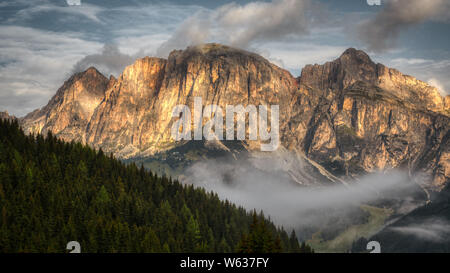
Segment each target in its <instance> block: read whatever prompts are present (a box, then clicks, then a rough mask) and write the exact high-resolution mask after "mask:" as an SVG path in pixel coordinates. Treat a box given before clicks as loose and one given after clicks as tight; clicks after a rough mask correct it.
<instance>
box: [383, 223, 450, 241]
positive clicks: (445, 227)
mask: <svg viewBox="0 0 450 273" xmlns="http://www.w3.org/2000/svg"><path fill="white" fill-rule="evenodd" d="M389 229H390V230H392V231H395V232H398V233H402V234H405V235H412V236H415V237H416V238H419V239H422V240H426V241H433V242H440V241H442V240H444V239H445V238H447V237H448V236H450V223H449V222H448V221H446V220H443V219H428V220H426V221H424V222H422V223H420V224H412V225H408V226H401V227H391V228H389Z"/></svg>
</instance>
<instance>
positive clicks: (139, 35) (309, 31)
mask: <svg viewBox="0 0 450 273" xmlns="http://www.w3.org/2000/svg"><path fill="white" fill-rule="evenodd" d="M368 2H377V1H374V0H339V1H337V0H267V1H251V0H239V1H227V0H217V1H212V0H191V1H189V0H169V1H162V0H160V1H151V0H148V1H144V0H127V1H121V0H34V1H28V0H6V1H5V0H1V1H0V111H5V110H7V111H8V112H9V113H10V114H14V115H16V116H23V115H25V114H27V113H29V112H31V111H33V110H35V109H37V108H41V107H43V106H45V104H47V102H48V100H49V99H50V98H51V97H52V96H53V95H54V94H55V93H56V91H57V89H58V88H59V87H60V86H61V85H62V84H63V82H64V81H65V80H67V79H68V78H69V77H70V76H71V75H72V74H73V73H76V72H79V71H83V70H85V69H87V68H88V67H90V66H95V67H96V68H97V69H99V70H100V71H101V72H102V73H103V74H104V75H105V76H107V77H108V76H109V75H111V74H112V75H115V76H118V75H119V74H120V73H121V72H122V70H123V69H124V68H125V67H126V66H127V65H130V64H132V63H133V62H134V60H135V59H137V58H140V57H144V56H158V57H163V58H165V57H167V55H168V54H169V53H170V51H171V50H173V49H184V48H186V47H187V46H189V45H194V44H199V43H206V42H217V43H223V44H227V45H231V46H235V47H239V48H243V49H247V50H250V51H254V52H256V53H259V54H261V55H262V56H264V57H265V58H267V59H268V60H270V61H271V62H273V63H275V64H277V65H279V66H281V67H283V68H285V69H287V70H289V71H290V72H291V73H292V74H293V75H294V76H298V75H299V74H300V72H301V69H302V67H304V66H305V65H306V64H314V63H319V64H321V63H324V62H326V61H331V60H333V59H335V58H337V57H339V55H340V54H341V53H342V52H344V51H345V49H346V48H349V47H355V48H358V49H362V50H365V51H366V52H367V53H368V54H369V55H370V56H371V57H372V59H373V60H374V61H375V62H380V63H383V64H385V65H387V66H389V67H394V68H397V69H398V70H400V71H401V72H403V73H405V74H409V75H412V76H415V77H417V78H419V79H421V80H423V81H426V82H429V83H430V84H432V85H434V86H436V87H437V88H438V89H440V91H441V93H442V94H443V95H446V94H449V93H450V0H427V1H425V0H384V1H383V0H381V5H369V4H368Z"/></svg>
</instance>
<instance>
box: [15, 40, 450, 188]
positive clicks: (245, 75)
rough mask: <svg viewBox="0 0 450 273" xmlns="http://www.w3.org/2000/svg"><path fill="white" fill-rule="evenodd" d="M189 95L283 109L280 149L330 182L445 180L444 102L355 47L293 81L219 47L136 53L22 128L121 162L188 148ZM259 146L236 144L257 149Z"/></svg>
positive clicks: (251, 57)
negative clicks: (412, 176) (389, 173)
mask: <svg viewBox="0 0 450 273" xmlns="http://www.w3.org/2000/svg"><path fill="white" fill-rule="evenodd" d="M194 97H202V100H203V105H209V104H216V105H219V106H221V107H222V108H223V109H225V106H226V105H238V104H242V105H243V106H247V105H249V104H253V105H261V104H265V105H274V104H277V105H279V107H280V117H279V120H280V138H281V145H282V147H281V149H282V150H283V151H292V152H293V153H295V154H298V155H301V156H303V157H304V158H305V160H306V161H308V162H311V164H313V165H315V164H316V163H318V164H317V168H318V169H322V170H321V172H325V173H326V176H327V177H334V178H332V180H333V179H335V177H336V176H338V177H339V176H343V177H357V176H358V175H360V174H361V173H367V172H373V171H376V170H386V169H390V168H405V169H408V170H409V171H410V172H411V173H414V172H420V173H425V174H426V175H428V177H429V181H430V183H429V184H427V186H429V187H431V188H433V189H440V188H441V187H442V186H443V185H444V184H445V183H446V182H448V181H449V177H450V162H449V161H450V159H449V154H450V145H449V138H450V134H449V98H448V97H447V98H442V97H441V96H440V95H439V92H438V91H437V90H436V89H435V88H433V87H431V86H429V85H428V84H426V83H424V82H421V81H419V80H417V79H415V78H413V77H410V76H406V75H403V74H401V73H400V72H398V71H397V70H394V69H390V68H387V67H385V66H384V65H382V64H375V63H374V62H372V60H371V59H370V58H369V56H368V55H367V54H366V53H364V52H362V51H358V50H355V49H348V50H347V51H345V52H344V53H343V54H342V56H340V57H339V58H338V59H336V60H334V61H332V62H329V63H326V64H324V65H308V66H306V67H305V68H304V69H303V70H302V74H301V76H300V77H299V78H295V77H293V76H292V75H291V74H290V73H289V72H288V71H286V70H284V69H281V68H279V67H277V66H276V65H274V64H271V63H270V62H268V61H267V60H266V59H264V58H262V57H261V56H259V55H256V54H254V53H250V52H247V51H243V50H239V49H234V48H230V47H226V46H222V45H217V44H207V45H201V46H196V47H189V48H187V49H186V50H182V51H173V52H172V53H171V54H170V55H169V57H168V59H159V58H149V57H146V58H143V59H139V60H137V61H136V62H135V63H134V64H133V65H131V66H128V67H127V68H126V69H125V70H124V72H123V73H122V74H121V75H120V76H119V77H118V78H117V79H115V78H113V77H111V78H110V79H107V78H105V77H104V76H103V75H101V74H100V73H99V72H98V71H97V70H95V69H94V68H90V69H88V70H87V71H85V72H82V73H79V74H76V75H74V76H73V77H71V78H70V79H69V80H68V81H67V82H65V83H64V85H63V86H62V87H61V88H60V89H59V90H58V92H57V94H56V95H55V96H54V97H53V98H52V99H51V100H50V102H49V104H48V105H47V106H45V107H44V108H42V109H41V110H36V111H35V112H33V113H30V114H29V115H27V116H26V117H24V118H23V119H21V123H22V125H23V127H24V129H25V130H27V131H28V132H35V133H36V132H41V133H45V132H47V131H49V130H50V131H52V132H53V133H54V134H56V135H58V136H60V137H62V138H64V139H66V140H77V141H83V142H86V143H88V144H90V145H92V146H94V147H97V148H102V149H103V150H104V151H106V152H113V153H115V154H116V155H118V156H119V157H122V158H136V157H140V158H142V157H150V156H155V155H156V154H158V153H160V152H162V151H169V150H173V149H175V148H177V147H179V146H180V145H184V144H186V143H185V142H181V143H180V142H174V140H173V139H171V136H170V128H171V126H172V123H173V119H172V117H171V115H172V109H173V107H174V106H175V105H178V104H185V105H188V106H189V107H191V109H193V98H194ZM258 144H259V142H258V141H245V142H243V143H242V147H243V148H244V149H246V150H248V151H250V152H251V153H253V152H254V153H256V152H257V151H258V150H259V145H258ZM217 145H218V146H217ZM217 145H216V147H221V149H224V150H226V149H229V148H227V145H228V144H227V143H225V142H223V143H218V144H217ZM228 147H229V145H228ZM322 167H323V168H322Z"/></svg>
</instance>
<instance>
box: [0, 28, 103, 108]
mask: <svg viewBox="0 0 450 273" xmlns="http://www.w3.org/2000/svg"><path fill="white" fill-rule="evenodd" d="M0 40H1V45H0V46H1V50H0V109H2V110H8V111H9V112H10V113H12V114H14V115H17V116H22V115H25V114H27V113H28V112H31V111H32V110H34V109H36V108H40V107H42V106H43V105H45V104H46V103H47V101H48V100H49V99H50V97H51V96H52V95H54V93H55V92H56V90H57V88H58V87H59V86H61V85H62V83H63V82H64V80H66V79H67V73H68V72H69V70H70V67H72V66H73V64H75V63H76V62H77V61H78V60H80V59H81V58H83V57H84V56H86V54H89V53H90V52H95V51H99V50H100V49H101V48H102V44H101V43H97V42H92V41H87V40H84V39H83V37H82V35H80V34H79V33H71V32H64V33H56V32H51V31H43V30H38V29H34V28H28V27H19V26H0Z"/></svg>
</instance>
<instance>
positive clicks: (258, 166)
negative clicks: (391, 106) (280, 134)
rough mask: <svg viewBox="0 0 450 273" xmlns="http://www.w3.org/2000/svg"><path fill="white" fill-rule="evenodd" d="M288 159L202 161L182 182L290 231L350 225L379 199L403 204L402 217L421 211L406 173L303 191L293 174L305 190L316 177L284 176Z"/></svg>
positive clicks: (301, 170)
mask: <svg viewBox="0 0 450 273" xmlns="http://www.w3.org/2000/svg"><path fill="white" fill-rule="evenodd" d="M285 156H288V155H284V156H281V157H267V158H251V159H249V160H246V159H238V160H233V159H215V160H208V161H202V162H198V163H196V164H194V165H193V166H192V167H190V168H189V169H188V170H187V171H186V172H185V174H184V176H183V177H185V178H184V179H182V181H183V182H184V183H188V184H193V185H195V186H198V187H203V188H205V189H206V190H208V191H214V192H217V193H218V195H219V197H221V198H223V199H228V200H230V201H231V202H233V203H235V204H238V205H240V206H243V207H245V208H246V209H249V210H252V209H256V210H258V211H259V210H263V211H264V213H266V214H268V215H269V216H270V217H271V218H272V219H274V220H275V221H276V223H277V224H280V225H283V226H284V227H288V228H292V227H295V228H299V227H305V226H315V227H316V228H317V227H324V226H327V225H330V221H331V220H332V219H334V218H335V217H347V218H346V219H349V220H350V221H352V220H354V219H356V218H357V216H355V215H356V214H358V213H361V210H360V209H359V206H360V205H361V204H368V203H371V202H376V201H377V200H379V199H380V198H393V199H395V200H396V202H397V203H401V204H402V205H401V207H399V208H398V211H403V212H408V211H410V210H412V209H413V208H415V207H417V205H418V203H416V201H415V200H413V199H412V198H411V196H414V195H413V193H414V192H416V191H420V189H419V188H418V187H417V185H416V184H415V183H414V182H413V181H412V180H411V178H409V176H408V175H407V174H406V173H402V172H391V173H388V174H373V175H368V176H366V177H363V178H362V179H361V180H360V181H358V182H357V183H350V184H351V185H350V186H345V185H344V184H334V185H329V186H322V187H318V186H309V187H304V186H300V185H299V184H297V183H296V182H294V180H293V179H292V178H291V176H290V175H289V174H293V173H295V174H296V176H298V177H296V180H299V181H303V182H302V183H306V184H307V183H315V182H316V181H317V177H316V178H314V177H315V176H314V175H313V174H312V173H311V172H310V171H308V170H309V169H308V168H307V167H306V165H304V164H295V166H296V167H295V168H298V169H290V170H289V171H286V160H287V158H288V157H285ZM288 161H289V160H288ZM308 181H309V182H308Z"/></svg>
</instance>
